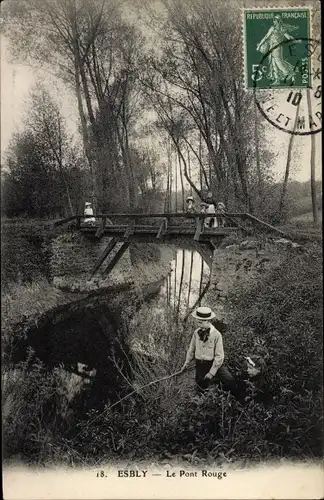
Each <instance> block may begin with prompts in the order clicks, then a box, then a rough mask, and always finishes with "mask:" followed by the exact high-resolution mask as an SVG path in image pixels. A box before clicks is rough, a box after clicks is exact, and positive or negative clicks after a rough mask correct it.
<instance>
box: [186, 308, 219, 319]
mask: <svg viewBox="0 0 324 500" xmlns="http://www.w3.org/2000/svg"><path fill="white" fill-rule="evenodd" d="M191 316H192V317H193V318H195V319H200V320H202V321H209V320H211V319H213V318H215V317H216V314H215V313H214V312H213V311H212V310H211V308H210V307H198V308H197V309H196V310H195V311H194V312H193V313H192V314H191Z"/></svg>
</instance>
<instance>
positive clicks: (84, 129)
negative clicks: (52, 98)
mask: <svg viewBox="0 0 324 500" xmlns="http://www.w3.org/2000/svg"><path fill="white" fill-rule="evenodd" d="M75 92H76V96H77V100H78V110H79V116H80V120H81V130H82V140H83V147H84V152H85V155H86V158H87V160H88V165H89V171H90V191H91V192H90V196H91V201H92V203H93V206H94V207H96V189H95V187H96V181H95V174H94V171H93V162H92V155H91V145H90V140H89V134H88V126H87V121H86V118H85V115H84V110H83V104H82V95H81V86H80V75H79V70H78V67H77V64H75Z"/></svg>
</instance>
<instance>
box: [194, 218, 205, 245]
mask: <svg viewBox="0 0 324 500" xmlns="http://www.w3.org/2000/svg"><path fill="white" fill-rule="evenodd" d="M203 228H204V225H203V218H202V217H200V216H198V217H196V233H195V236H194V240H195V241H199V238H200V235H201V234H202V232H203Z"/></svg>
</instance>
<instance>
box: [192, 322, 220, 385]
mask: <svg viewBox="0 0 324 500" xmlns="http://www.w3.org/2000/svg"><path fill="white" fill-rule="evenodd" d="M198 330H199V328H197V329H196V330H195V331H194V334H193V336H192V339H191V342H190V345H189V348H188V351H187V356H186V363H190V361H191V360H192V359H193V358H194V357H195V359H198V360H206V361H211V360H214V362H213V364H212V367H211V369H210V370H209V373H210V374H211V375H213V376H214V375H215V374H216V372H217V370H218V368H220V367H221V366H222V364H223V361H224V348H223V339H222V334H221V333H220V332H219V331H218V330H216V328H215V327H214V326H213V325H212V324H210V331H209V336H208V340H206V342H203V341H202V340H200V338H199V335H198Z"/></svg>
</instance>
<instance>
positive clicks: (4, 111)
mask: <svg viewBox="0 0 324 500" xmlns="http://www.w3.org/2000/svg"><path fill="white" fill-rule="evenodd" d="M37 78H40V79H41V81H42V82H43V83H45V84H46V86H48V88H49V89H50V90H52V91H54V94H56V95H58V96H59V104H60V105H61V109H62V113H63V115H64V117H65V119H66V122H67V127H68V130H69V131H70V132H71V133H72V134H74V135H75V137H77V135H78V115H77V102H76V98H75V96H74V95H73V94H72V93H71V92H70V91H69V90H68V89H66V88H64V86H63V85H62V84H60V82H58V81H57V80H54V78H53V76H51V75H49V74H46V73H45V72H42V71H35V69H34V68H31V67H28V66H25V65H22V64H16V63H12V62H10V60H9V53H8V42H7V40H6V39H5V38H4V37H3V36H2V35H1V164H3V163H4V160H5V151H6V149H7V147H8V145H9V142H10V139H11V137H12V134H13V133H14V132H17V131H19V130H20V127H21V122H22V117H23V114H24V112H25V110H26V109H27V108H28V94H29V91H30V90H31V88H32V87H33V86H34V85H35V84H36V82H37ZM266 130H267V138H268V141H269V144H271V147H272V149H273V152H274V153H275V155H276V160H275V165H274V174H275V177H276V179H277V180H278V181H280V180H282V179H283V175H284V171H285V164H286V157H287V149H288V143H289V137H290V136H289V134H287V133H285V132H282V131H280V130H278V129H276V128H275V127H274V126H272V125H270V124H267V129H266ZM320 136H321V133H319V134H316V136H315V137H316V179H321V175H322V171H321V137H320ZM310 147H311V138H310V136H304V137H300V136H297V137H296V138H295V141H294V146H293V148H294V149H293V154H292V164H291V176H290V178H291V179H294V180H297V181H301V182H303V181H307V180H309V178H310ZM294 153H295V154H294ZM297 153H298V154H297Z"/></svg>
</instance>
